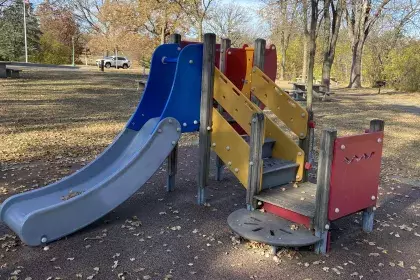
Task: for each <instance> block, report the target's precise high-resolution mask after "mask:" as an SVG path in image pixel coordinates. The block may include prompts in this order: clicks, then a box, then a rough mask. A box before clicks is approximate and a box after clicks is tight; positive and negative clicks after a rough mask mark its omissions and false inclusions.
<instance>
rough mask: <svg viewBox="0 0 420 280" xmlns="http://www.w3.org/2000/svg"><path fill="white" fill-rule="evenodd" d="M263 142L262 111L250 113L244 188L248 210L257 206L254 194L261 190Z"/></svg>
mask: <svg viewBox="0 0 420 280" xmlns="http://www.w3.org/2000/svg"><path fill="white" fill-rule="evenodd" d="M263 143H264V113H263V112H258V113H254V114H253V115H252V120H251V137H250V142H249V148H250V152H249V171H248V186H247V189H246V204H247V208H248V209H249V210H253V209H255V208H256V207H257V205H256V202H255V200H254V195H256V194H258V193H259V192H260V190H261V182H262V173H263V160H262V146H263Z"/></svg>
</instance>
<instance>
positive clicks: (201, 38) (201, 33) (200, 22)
mask: <svg viewBox="0 0 420 280" xmlns="http://www.w3.org/2000/svg"><path fill="white" fill-rule="evenodd" d="M197 29H198V41H199V42H203V20H201V21H199V22H198V26H197Z"/></svg>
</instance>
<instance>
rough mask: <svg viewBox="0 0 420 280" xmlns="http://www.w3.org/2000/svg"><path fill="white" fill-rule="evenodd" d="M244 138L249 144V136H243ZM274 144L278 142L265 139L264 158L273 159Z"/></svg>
mask: <svg viewBox="0 0 420 280" xmlns="http://www.w3.org/2000/svg"><path fill="white" fill-rule="evenodd" d="M242 138H244V140H245V141H246V142H247V143H248V144H249V142H250V137H249V136H248V135H244V136H242ZM274 143H276V141H275V140H274V139H271V138H265V139H264V144H263V150H262V158H269V157H271V153H272V151H273V147H274Z"/></svg>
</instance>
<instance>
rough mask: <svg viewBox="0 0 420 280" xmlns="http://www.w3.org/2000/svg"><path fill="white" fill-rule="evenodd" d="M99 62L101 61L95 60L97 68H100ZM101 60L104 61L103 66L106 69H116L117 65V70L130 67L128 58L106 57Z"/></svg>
mask: <svg viewBox="0 0 420 280" xmlns="http://www.w3.org/2000/svg"><path fill="white" fill-rule="evenodd" d="M115 58H117V59H115ZM101 60H102V59H97V60H96V65H97V66H98V67H101ZM103 60H104V66H105V67H106V68H111V67H116V65H117V67H118V68H124V69H128V68H130V67H131V61H130V60H128V58H126V57H123V56H118V57H115V56H106V57H104V58H103Z"/></svg>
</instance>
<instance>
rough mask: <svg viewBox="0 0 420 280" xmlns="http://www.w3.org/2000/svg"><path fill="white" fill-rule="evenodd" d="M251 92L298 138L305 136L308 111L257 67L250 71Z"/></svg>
mask: <svg viewBox="0 0 420 280" xmlns="http://www.w3.org/2000/svg"><path fill="white" fill-rule="evenodd" d="M251 87H252V93H253V94H254V95H255V96H256V97H257V98H258V99H259V100H261V101H262V103H264V104H265V105H266V106H267V107H268V108H269V109H270V110H271V111H272V112H273V113H274V114H275V115H276V116H277V117H278V118H279V119H280V120H281V121H283V122H284V124H285V125H287V127H289V128H290V130H291V131H293V132H294V133H295V134H296V135H297V136H298V137H299V138H301V139H303V138H305V137H306V133H307V126H308V112H307V111H306V110H305V109H304V108H303V107H302V106H300V105H299V103H297V102H296V101H294V100H293V98H291V97H290V96H289V95H288V94H287V93H285V92H284V91H283V90H282V89H280V88H279V87H278V86H277V85H276V84H275V83H274V82H273V81H272V80H271V79H270V78H269V77H268V76H267V75H265V74H264V73H263V72H262V71H261V70H260V69H258V67H254V68H253V71H252V85H251Z"/></svg>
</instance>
